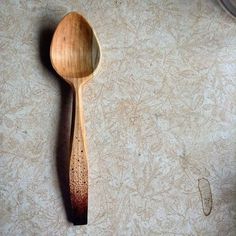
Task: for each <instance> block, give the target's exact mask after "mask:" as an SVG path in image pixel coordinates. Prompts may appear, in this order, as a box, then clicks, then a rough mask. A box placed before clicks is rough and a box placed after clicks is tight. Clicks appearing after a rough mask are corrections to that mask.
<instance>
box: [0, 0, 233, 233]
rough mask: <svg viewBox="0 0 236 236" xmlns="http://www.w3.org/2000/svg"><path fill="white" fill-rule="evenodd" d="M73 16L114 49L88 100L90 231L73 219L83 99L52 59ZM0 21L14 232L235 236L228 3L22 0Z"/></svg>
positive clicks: (9, 216) (5, 218) (8, 4)
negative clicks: (75, 115)
mask: <svg viewBox="0 0 236 236" xmlns="http://www.w3.org/2000/svg"><path fill="white" fill-rule="evenodd" d="M72 10H73V11H78V12H79V13H81V14H83V15H84V16H85V17H86V18H87V19H88V20H89V22H90V23H91V25H92V26H93V27H94V29H95V31H96V33H97V36H98V38H99V41H100V44H101V48H102V64H101V70H100V72H99V74H98V75H97V76H96V77H95V78H94V79H93V80H92V81H91V82H89V83H88V84H87V85H86V86H84V90H83V92H84V101H83V103H84V113H85V114H84V116H85V121H86V122H85V125H86V131H87V143H88V155H89V212H88V214H89V224H88V225H86V226H73V224H71V223H69V221H68V220H67V218H68V217H69V215H68V216H67V214H66V212H67V211H66V209H68V207H67V206H68V199H67V198H68V196H67V194H66V187H65V183H66V181H67V175H66V173H67V167H68V160H67V156H68V146H69V138H70V119H71V115H70V114H71V101H72V96H71V92H70V89H69V87H68V86H67V85H66V84H65V83H64V82H63V81H62V80H61V79H60V78H59V77H58V76H57V75H56V74H55V73H54V72H53V71H52V69H51V66H50V62H49V58H48V50H49V45H50V40H51V36H52V32H53V30H54V29H55V26H56V24H57V23H58V21H59V20H60V19H61V18H62V16H64V15H65V14H66V13H68V12H69V11H72ZM0 12H1V13H0V18H1V20H0V50H1V58H2V60H1V64H0V75H1V112H2V121H1V161H0V175H1V178H0V206H1V214H0V234H1V235H4V236H11V235H17V236H19V235H24V236H27V235H30V236H31V235H91V236H93V235H94V236H97V235H102V236H110V235H119V236H121V235H125V236H127V235H135V236H136V235H137V236H139V235H150V236H151V235H207V236H211V235H219V236H222V235H224V236H233V235H235V232H236V201H235V200H236V21H235V20H234V19H233V18H231V17H230V16H229V15H227V14H226V13H225V12H224V11H223V10H222V9H221V8H220V7H219V5H218V3H217V1H215V0H208V1H204V0H194V1H185V0H165V1H161V0H160V1H158V0H127V1H125V0H111V1H108V0H101V1H95V0H68V1H63V0H54V1H49V0H37V1H36V0H32V1H29V0H28V1H27V0H9V1H2V2H1V8H0ZM199 181H200V182H201V181H202V182H201V183H200V184H199ZM201 186H202V187H201ZM211 201H212V205H211ZM207 204H208V205H207ZM209 204H210V205H209ZM203 206H204V207H205V210H208V212H209V211H210V214H209V215H208V216H206V215H205V214H204V209H203ZM211 208H212V209H211Z"/></svg>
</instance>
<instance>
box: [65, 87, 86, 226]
mask: <svg viewBox="0 0 236 236" xmlns="http://www.w3.org/2000/svg"><path fill="white" fill-rule="evenodd" d="M74 94H75V96H74V98H75V100H74V109H75V110H74V115H75V117H74V132H73V139H72V149H71V156H70V170H69V181H70V182H69V185H70V199H71V206H72V210H73V217H74V224H78V225H83V224H87V212H88V161H87V155H86V147H85V129H84V124H83V109H82V86H79V85H76V84H74Z"/></svg>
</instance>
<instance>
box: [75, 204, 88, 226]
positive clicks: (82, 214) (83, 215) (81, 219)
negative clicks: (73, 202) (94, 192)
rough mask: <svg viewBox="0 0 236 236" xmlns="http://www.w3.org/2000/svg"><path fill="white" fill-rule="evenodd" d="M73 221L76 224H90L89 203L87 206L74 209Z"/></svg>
mask: <svg viewBox="0 0 236 236" xmlns="http://www.w3.org/2000/svg"><path fill="white" fill-rule="evenodd" d="M72 223H73V224H74V225H86V224H88V208H87V204H86V206H83V207H82V208H79V209H78V208H77V209H76V208H75V209H74V210H73V218H72Z"/></svg>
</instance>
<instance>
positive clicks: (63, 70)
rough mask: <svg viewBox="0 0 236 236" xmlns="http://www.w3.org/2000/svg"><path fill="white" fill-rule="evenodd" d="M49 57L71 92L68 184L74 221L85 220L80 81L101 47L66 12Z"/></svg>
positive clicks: (77, 17) (89, 74)
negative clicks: (71, 108) (72, 108)
mask: <svg viewBox="0 0 236 236" xmlns="http://www.w3.org/2000/svg"><path fill="white" fill-rule="evenodd" d="M50 58H51V63H52V66H53V68H54V69H55V70H56V72H57V73H58V74H59V75H60V76H61V77H62V78H63V79H64V80H65V81H66V82H68V83H69V84H70V85H71V87H72V89H73V92H74V99H75V100H74V102H75V112H74V114H75V117H74V133H73V140H72V149H71V154H70V169H69V185H70V186H69V187H70V198H71V206H72V209H73V215H74V224H87V212H88V162H87V154H86V145H85V129H84V124H83V114H82V113H83V112H82V85H83V84H85V83H86V82H87V81H88V80H89V79H91V78H92V77H93V76H94V72H95V70H96V71H97V67H98V64H99V61H100V47H99V44H98V41H97V38H96V36H95V33H94V32H93V30H92V27H91V26H90V25H89V23H88V22H87V21H86V20H85V18H84V17H83V16H81V15H79V14H78V13H76V12H70V13H69V14H67V15H66V16H65V17H64V18H63V19H62V20H61V22H60V23H59V24H58V26H57V28H56V31H55V33H54V35H53V38H52V42H51V48H50Z"/></svg>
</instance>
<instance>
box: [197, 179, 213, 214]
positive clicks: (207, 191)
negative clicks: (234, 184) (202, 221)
mask: <svg viewBox="0 0 236 236" xmlns="http://www.w3.org/2000/svg"><path fill="white" fill-rule="evenodd" d="M198 188H199V192H200V195H201V201H202V209H203V212H204V214H205V216H208V215H210V213H211V210H212V193H211V186H210V183H209V181H208V180H207V179H205V178H201V179H198Z"/></svg>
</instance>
